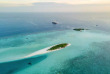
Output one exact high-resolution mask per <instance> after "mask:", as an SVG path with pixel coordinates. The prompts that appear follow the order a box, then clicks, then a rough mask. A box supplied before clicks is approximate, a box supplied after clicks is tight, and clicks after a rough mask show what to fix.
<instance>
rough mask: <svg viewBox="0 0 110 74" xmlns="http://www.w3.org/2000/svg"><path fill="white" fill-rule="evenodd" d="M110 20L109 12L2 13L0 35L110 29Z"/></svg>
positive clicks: (0, 16) (0, 14)
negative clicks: (54, 22) (56, 23)
mask: <svg viewBox="0 0 110 74" xmlns="http://www.w3.org/2000/svg"><path fill="white" fill-rule="evenodd" d="M109 20H110V14H109V13H0V37H4V36H12V35H17V34H28V33H38V32H46V31H53V30H67V29H73V28H77V27H78V28H79V27H84V28H89V29H98V30H103V31H110V25H109V24H110V21H109ZM53 21H57V22H59V24H58V25H52V22H53ZM96 25H98V26H97V27H96Z"/></svg>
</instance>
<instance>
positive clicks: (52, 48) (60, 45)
mask: <svg viewBox="0 0 110 74" xmlns="http://www.w3.org/2000/svg"><path fill="white" fill-rule="evenodd" d="M68 45H69V44H67V43H62V44H58V45H55V46H52V47H51V48H49V49H48V50H47V51H52V50H57V49H61V48H65V47H66V46H68Z"/></svg>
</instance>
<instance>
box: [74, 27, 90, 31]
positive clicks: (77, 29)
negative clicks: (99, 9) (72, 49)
mask: <svg viewBox="0 0 110 74" xmlns="http://www.w3.org/2000/svg"><path fill="white" fill-rule="evenodd" d="M73 30H75V31H82V30H89V29H83V28H76V29H73Z"/></svg>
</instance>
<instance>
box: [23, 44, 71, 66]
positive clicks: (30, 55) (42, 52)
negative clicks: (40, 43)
mask: <svg viewBox="0 0 110 74" xmlns="http://www.w3.org/2000/svg"><path fill="white" fill-rule="evenodd" d="M70 45H71V44H68V43H61V44H57V45H54V46H51V47H47V48H44V49H41V50H38V51H36V52H34V53H31V54H29V55H27V56H25V57H24V58H29V57H32V56H35V55H41V54H45V53H49V52H53V51H58V50H60V49H63V48H65V47H67V46H70ZM28 64H29V65H31V63H28Z"/></svg>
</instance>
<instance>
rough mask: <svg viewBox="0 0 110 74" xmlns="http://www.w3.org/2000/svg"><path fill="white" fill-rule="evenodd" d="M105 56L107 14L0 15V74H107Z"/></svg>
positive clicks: (109, 65) (108, 48)
mask: <svg viewBox="0 0 110 74" xmlns="http://www.w3.org/2000/svg"><path fill="white" fill-rule="evenodd" d="M53 21H56V22H57V24H52V22H53ZM75 28H84V29H88V30H84V31H75V30H73V29H75ZM60 43H70V44H71V46H68V47H66V48H64V49H61V50H58V51H54V52H50V53H45V54H41V55H35V56H32V57H29V58H24V57H25V56H27V55H29V54H32V53H34V52H36V51H38V50H42V49H45V48H47V47H50V46H53V45H56V44H60ZM109 54H110V13H51V12H50V13H37V12H36V13H35V12H34V13H11V12H10V13H0V74H110V55H109Z"/></svg>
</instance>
